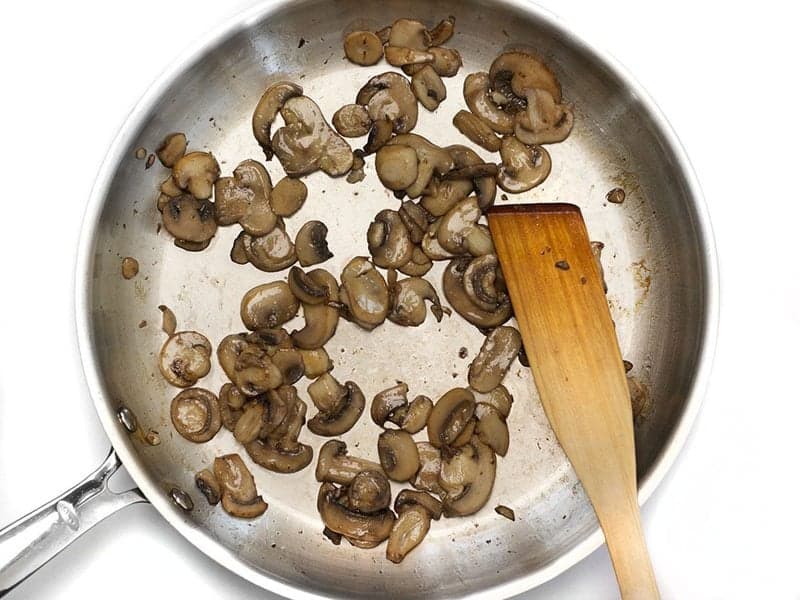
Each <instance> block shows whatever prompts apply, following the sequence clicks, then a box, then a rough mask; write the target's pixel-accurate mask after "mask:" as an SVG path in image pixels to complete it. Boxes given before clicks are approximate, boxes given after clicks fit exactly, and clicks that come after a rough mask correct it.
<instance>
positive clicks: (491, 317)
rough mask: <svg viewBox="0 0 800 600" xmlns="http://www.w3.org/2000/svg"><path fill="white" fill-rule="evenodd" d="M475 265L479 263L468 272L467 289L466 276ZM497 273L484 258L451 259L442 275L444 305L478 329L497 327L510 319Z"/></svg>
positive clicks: (508, 302)
mask: <svg viewBox="0 0 800 600" xmlns="http://www.w3.org/2000/svg"><path fill="white" fill-rule="evenodd" d="M494 260H496V257H495V259H494ZM474 261H481V262H479V263H476V266H473V268H472V269H471V270H470V275H471V276H470V278H469V286H470V287H469V289H467V287H466V284H467V277H465V274H466V272H467V270H468V269H469V268H470V265H471V264H472V263H473V262H474ZM497 273H498V268H497V266H496V265H495V266H493V264H492V261H491V260H490V259H489V258H487V257H485V256H482V257H480V258H475V259H470V258H457V259H454V260H452V261H451V262H450V264H449V265H448V266H447V268H446V269H445V271H444V277H443V286H442V287H443V288H444V295H445V297H446V298H447V301H448V302H449V303H450V305H451V306H452V307H453V308H454V309H455V310H456V312H457V313H458V314H460V315H461V316H462V317H464V318H465V319H466V320H467V321H469V322H470V323H472V324H473V325H475V326H477V327H483V328H489V327H497V326H498V325H502V324H503V323H505V322H506V321H508V319H510V318H511V314H512V313H511V301H510V300H509V298H508V294H507V293H506V292H505V290H504V289H503V288H500V286H498V285H497ZM498 288H499V289H498ZM487 306H490V307H491V309H487V308H486V307H487Z"/></svg>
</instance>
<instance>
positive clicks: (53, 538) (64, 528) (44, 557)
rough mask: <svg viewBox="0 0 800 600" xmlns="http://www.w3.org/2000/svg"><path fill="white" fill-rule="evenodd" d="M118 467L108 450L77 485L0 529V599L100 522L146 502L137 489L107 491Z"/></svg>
mask: <svg viewBox="0 0 800 600" xmlns="http://www.w3.org/2000/svg"><path fill="white" fill-rule="evenodd" d="M121 464H122V463H121V462H120V460H119V457H117V454H116V452H114V450H113V449H112V450H111V451H110V452H109V454H108V456H107V457H106V459H105V461H104V462H103V464H102V465H100V467H99V468H98V469H97V470H96V471H95V472H94V473H92V474H91V475H89V476H88V477H87V478H86V479H84V480H83V481H81V482H80V483H79V484H78V485H76V486H75V487H73V488H72V489H70V490H68V491H66V492H64V493H63V494H61V495H60V496H58V497H57V498H54V499H53V500H51V501H50V502H48V503H46V504H44V505H43V506H41V507H39V508H38V509H36V510H35V511H33V512H32V513H30V514H28V515H26V516H24V517H22V518H21V519H18V520H17V521H15V522H13V523H11V524H10V525H8V526H7V527H4V528H3V529H0V597H2V596H5V595H6V594H7V593H8V592H10V591H11V590H12V589H13V588H14V586H16V585H17V584H18V583H20V582H21V581H23V580H24V579H25V578H27V577H28V576H29V575H31V574H33V573H34V572H35V571H36V570H37V569H39V567H41V566H42V565H43V564H45V563H46V562H47V561H49V560H50V559H51V558H53V557H54V556H55V555H56V554H58V553H59V552H61V551H62V550H63V549H64V548H66V547H67V546H69V545H70V544H71V543H72V542H74V541H75V540H76V539H77V538H78V537H80V536H81V535H83V534H84V533H86V532H87V531H89V529H91V528H92V527H94V526H95V525H97V524H98V523H99V522H100V521H102V520H103V519H105V518H106V517H108V516H110V515H112V514H114V513H115V512H117V511H118V510H120V509H122V508H125V507H126V506H129V505H131V504H136V503H137V502H147V499H146V498H145V497H144V496H143V495H142V492H140V491H139V489H138V488H135V489H132V490H127V491H125V492H120V493H119V494H116V493H114V492H112V491H111V490H109V489H108V480H109V478H110V477H111V475H113V474H114V473H115V472H116V471H117V469H118V468H119V467H120V465H121Z"/></svg>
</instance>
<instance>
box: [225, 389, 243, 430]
mask: <svg viewBox="0 0 800 600" xmlns="http://www.w3.org/2000/svg"><path fill="white" fill-rule="evenodd" d="M246 400H247V396H245V395H244V394H242V392H240V391H239V388H237V387H236V386H235V385H233V384H232V383H226V384H225V385H223V386H222V387H221V388H220V390H219V412H220V416H221V417H222V425H223V426H224V427H225V429H227V430H228V431H231V432H232V431H233V430H234V429H236V423H238V422H239V419H240V418H241V416H242V412H243V407H244V403H245V401H246Z"/></svg>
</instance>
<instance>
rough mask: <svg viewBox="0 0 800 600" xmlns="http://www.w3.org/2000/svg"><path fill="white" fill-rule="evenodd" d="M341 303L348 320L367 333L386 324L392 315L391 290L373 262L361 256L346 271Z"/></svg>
mask: <svg viewBox="0 0 800 600" xmlns="http://www.w3.org/2000/svg"><path fill="white" fill-rule="evenodd" d="M340 279H341V282H342V285H341V287H340V288H339V300H340V301H341V303H342V304H343V305H344V307H345V309H346V311H347V312H346V317H347V318H349V319H351V320H352V321H353V322H354V323H355V324H356V325H359V326H360V327H363V328H364V329H367V330H372V329H375V327H377V326H378V325H380V324H381V323H383V321H384V320H385V319H386V315H387V314H388V313H389V288H388V287H387V285H386V281H385V280H384V279H383V276H382V275H381V274H380V273H379V272H378V271H377V270H376V269H375V267H374V266H373V265H372V263H371V262H369V260H368V259H367V258H365V257H363V256H357V257H356V258H354V259H353V260H351V261H350V262H349V263H347V265H346V266H345V268H344V269H343V270H342V275H341V278H340Z"/></svg>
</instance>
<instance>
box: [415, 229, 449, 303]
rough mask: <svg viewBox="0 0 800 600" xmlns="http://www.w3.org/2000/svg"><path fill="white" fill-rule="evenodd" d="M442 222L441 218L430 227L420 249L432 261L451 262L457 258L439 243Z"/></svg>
mask: <svg viewBox="0 0 800 600" xmlns="http://www.w3.org/2000/svg"><path fill="white" fill-rule="evenodd" d="M441 222H442V220H441V218H439V219H436V220H435V221H434V222H433V223H431V224H430V225H429V226H428V231H426V232H425V236H424V237H423V238H422V242H421V243H420V249H421V250H422V252H423V253H424V254H425V256H427V257H428V258H429V259H431V260H449V259H451V258H453V257H454V256H455V255H454V254H453V253H452V252H450V251H449V250H445V249H444V248H443V247H442V245H441V244H440V243H439V234H438V232H439V225H440V224H441ZM446 293H447V292H446V291H445V294H446Z"/></svg>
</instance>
